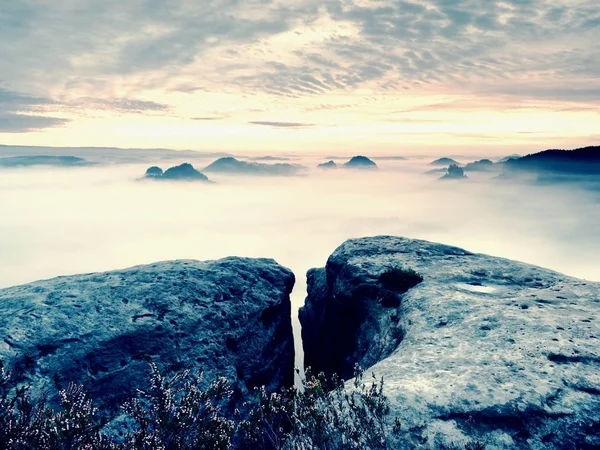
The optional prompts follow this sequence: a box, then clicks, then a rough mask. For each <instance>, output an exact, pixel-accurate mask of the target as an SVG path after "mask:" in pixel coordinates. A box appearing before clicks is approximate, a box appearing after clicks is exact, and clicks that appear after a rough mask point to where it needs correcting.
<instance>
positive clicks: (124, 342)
mask: <svg viewBox="0 0 600 450" xmlns="http://www.w3.org/2000/svg"><path fill="white" fill-rule="evenodd" d="M293 285H294V275H293V274H292V272H290V271H289V270H288V269H286V268H284V267H282V266H280V265H278V264H277V263H276V262H275V261H273V260H270V259H249V258H233V257H231V258H225V259H221V260H218V261H205V262H201V261H191V260H189V261H167V262H160V263H155V264H150V265H145V266H137V267H133V268H130V269H125V270H119V271H114V272H106V273H93V274H86V275H74V276H67V277H59V278H54V279H51V280H45V281H38V282H35V283H31V284H26V285H23V286H16V287H12V288H7V289H2V290H0V359H4V360H5V361H8V360H15V361H16V366H17V367H20V370H21V371H22V373H21V378H22V381H23V382H26V383H31V384H32V385H33V387H34V390H35V391H36V392H39V391H40V390H44V389H46V388H47V387H52V386H51V385H53V384H54V383H55V382H58V383H60V384H61V385H65V383H68V382H71V381H74V382H76V383H82V384H84V385H85V386H86V387H87V388H88V390H89V391H90V392H91V395H92V398H94V401H95V402H96V403H97V404H99V405H100V406H101V408H102V409H103V410H105V411H112V412H114V410H115V408H116V407H117V405H119V404H121V403H122V402H123V401H124V400H127V399H129V398H131V397H132V396H133V395H134V393H135V390H136V389H144V388H145V387H146V386H147V384H148V383H147V381H148V378H149V368H148V364H147V362H146V361H147V360H152V361H155V362H156V363H158V364H159V366H161V367H162V368H164V369H166V370H168V371H181V370H182V369H184V368H190V369H191V370H192V371H193V372H194V373H198V371H199V370H200V369H202V370H203V371H204V373H205V379H207V380H212V379H214V378H215V377H216V376H217V375H218V374H222V375H223V376H225V377H227V378H228V379H229V380H230V381H232V383H233V386H234V388H235V390H236V392H237V394H238V395H240V396H245V395H246V394H247V393H248V391H249V390H251V389H253V388H254V387H255V386H258V385H265V386H266V387H267V389H268V390H275V389H277V388H279V387H280V386H290V385H292V383H293V376H294V344H293V338H292V325H291V312H290V311H291V306H290V299H289V294H290V292H291V290H292V287H293ZM53 392H55V390H53Z"/></svg>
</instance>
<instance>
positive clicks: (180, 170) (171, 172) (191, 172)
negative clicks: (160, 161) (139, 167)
mask: <svg viewBox="0 0 600 450" xmlns="http://www.w3.org/2000/svg"><path fill="white" fill-rule="evenodd" d="M144 178H145V179H151V180H172V181H179V180H181V181H204V182H207V183H211V181H210V180H209V179H208V177H207V176H206V175H204V174H203V173H202V172H199V171H197V170H196V169H194V166H192V165H191V164H189V163H183V164H180V165H179V166H175V167H171V168H170V169H167V170H166V171H165V172H163V170H162V169H161V168H160V167H157V166H152V167H149V168H148V170H146V174H145V175H144Z"/></svg>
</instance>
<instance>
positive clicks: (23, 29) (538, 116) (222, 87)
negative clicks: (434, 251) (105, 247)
mask: <svg viewBox="0 0 600 450" xmlns="http://www.w3.org/2000/svg"><path fill="white" fill-rule="evenodd" d="M599 61H600V4H599V3H598V2H597V0H563V1H560V2H558V1H554V0H504V1H498V0H412V1H400V0H382V1H379V0H246V1H239V0H172V1H164V0H52V1H48V0H10V1H2V2H0V143H2V144H22V145H53V146H119V147H167V148H176V149H183V148H187V149H199V150H229V151H252V152H259V151H269V152H279V151H288V152H299V151H305V152H310V153H316V152H322V151H326V152H327V153H335V152H343V153H347V151H348V149H369V150H370V151H371V153H396V154H403V153H418V152H424V151H448V150H449V149H452V151H453V152H455V153H456V152H467V151H471V150H473V151H474V150H477V151H479V152H480V153H481V152H483V151H489V152H493V151H499V149H503V151H504V149H508V148H511V149H514V150H515V151H516V152H519V151H521V152H522V151H524V150H527V149H540V150H541V149H543V148H548V147H575V146H580V145H586V144H593V143H598V141H600V126H599V125H600V115H599V111H600V64H599Z"/></svg>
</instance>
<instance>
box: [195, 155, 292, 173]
mask: <svg viewBox="0 0 600 450" xmlns="http://www.w3.org/2000/svg"><path fill="white" fill-rule="evenodd" d="M301 168H302V167H301V166H297V165H293V164H287V163H278V164H262V163H257V162H247V161H239V160H237V159H235V158H232V157H227V158H220V159H217V160H216V161H215V162H213V163H212V164H210V165H208V166H206V167H205V168H204V171H205V172H213V173H229V174H240V175H283V176H290V175H297V174H298V172H299V171H300V169H301Z"/></svg>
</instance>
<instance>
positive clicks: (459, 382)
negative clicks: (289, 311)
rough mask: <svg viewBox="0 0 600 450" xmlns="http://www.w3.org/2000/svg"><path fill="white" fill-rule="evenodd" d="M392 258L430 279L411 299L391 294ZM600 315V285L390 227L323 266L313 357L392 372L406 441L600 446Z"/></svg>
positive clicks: (310, 322)
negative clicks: (392, 232)
mask: <svg viewBox="0 0 600 450" xmlns="http://www.w3.org/2000/svg"><path fill="white" fill-rule="evenodd" d="M390 266H408V267H411V268H413V269H415V270H416V271H417V272H419V273H420V274H422V275H423V277H424V281H423V282H422V283H420V284H418V285H417V286H416V287H414V288H412V289H411V290H409V291H408V292H407V293H405V294H403V295H400V300H401V301H400V302H399V306H398V307H384V306H383V304H382V302H381V298H382V294H381V292H382V291H381V285H380V283H379V276H380V274H381V273H382V272H383V271H385V270H387V268H389V267H390ZM331 310H334V311H337V312H336V314H335V315H332V314H330V313H329V311H331ZM599 313H600V283H593V282H586V281H583V280H579V279H575V278H571V277H568V276H565V275H562V274H559V273H556V272H553V271H550V270H545V269H542V268H539V267H535V266H531V265H527V264H523V263H519V262H515V261H510V260H506V259H502V258H495V257H491V256H486V255H480V254H473V253H470V252H468V251H465V250H462V249H459V248H454V247H449V246H445V245H441V244H434V243H430V242H425V241H417V240H409V239H404V238H399V237H387V236H380V237H372V238H363V239H356V240H350V241H347V242H345V243H344V244H343V245H342V246H340V247H339V248H338V249H337V250H336V251H335V252H334V253H333V254H332V255H331V256H330V258H329V259H328V261H327V265H326V267H325V268H324V269H312V270H311V271H309V273H308V297H307V300H306V305H305V306H304V307H303V308H302V310H301V314H300V319H301V322H302V326H303V343H304V352H305V361H306V365H312V367H313V369H315V370H326V371H337V372H338V373H340V372H341V373H342V374H345V375H347V374H348V370H349V368H350V367H351V366H352V365H353V364H354V363H355V362H357V363H359V364H361V366H363V367H364V368H368V367H371V368H370V369H369V371H371V370H372V371H374V373H375V374H376V376H378V377H379V376H383V377H384V380H385V393H386V394H387V395H388V397H389V398H390V400H391V403H392V412H393V414H394V415H395V416H396V417H398V418H399V419H400V421H401V423H402V430H403V434H402V436H401V437H400V439H399V440H398V442H397V447H395V448H399V449H409V448H410V449H412V448H435V449H439V448H444V445H445V446H448V445H453V444H454V445H459V446H463V447H464V445H465V444H467V443H468V442H472V441H475V440H477V441H479V442H482V443H484V444H486V448H488V449H504V448H506V449H509V448H510V449H513V448H516V449H540V450H541V449H587V448H589V449H591V448H600V447H599V446H600V324H599V322H598V321H599ZM356 317H359V318H360V321H358V324H356ZM332 318H334V319H335V320H333V321H332ZM348 318H350V320H348ZM352 320H355V323H352ZM344 328H347V329H351V331H352V332H351V333H350V332H348V330H347V329H346V330H345V329H344ZM338 330H339V331H340V332H341V333H342V334H344V333H345V334H346V336H350V335H352V336H353V339H354V340H353V342H352V343H346V347H345V348H339V346H338V348H336V349H335V350H338V351H339V350H343V351H345V352H346V353H345V354H343V355H335V354H333V353H332V350H334V348H335V347H336V345H338V344H339V340H336V339H335V335H336V333H337V332H338ZM327 355H330V356H331V357H332V358H333V359H332V360H327ZM446 448H447V447H446Z"/></svg>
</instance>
